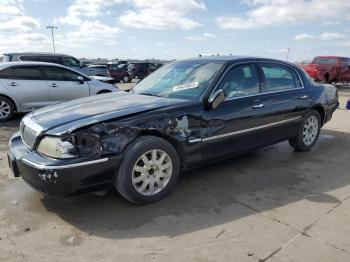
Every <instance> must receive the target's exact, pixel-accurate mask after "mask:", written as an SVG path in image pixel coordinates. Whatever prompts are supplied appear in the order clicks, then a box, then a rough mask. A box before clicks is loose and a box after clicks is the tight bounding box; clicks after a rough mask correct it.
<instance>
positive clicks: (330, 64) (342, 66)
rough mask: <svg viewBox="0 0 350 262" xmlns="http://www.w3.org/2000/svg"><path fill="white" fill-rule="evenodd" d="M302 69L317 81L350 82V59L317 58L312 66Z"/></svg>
mask: <svg viewBox="0 0 350 262" xmlns="http://www.w3.org/2000/svg"><path fill="white" fill-rule="evenodd" d="M301 67H302V68H303V69H304V70H305V71H306V73H308V75H309V76H310V77H311V78H313V79H314V80H315V81H324V82H326V83H332V82H348V81H350V58H348V57H339V56H316V57H315V58H314V59H313V60H312V62H311V64H303V65H301Z"/></svg>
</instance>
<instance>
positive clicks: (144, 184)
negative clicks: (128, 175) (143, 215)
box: [132, 149, 173, 196]
mask: <svg viewBox="0 0 350 262" xmlns="http://www.w3.org/2000/svg"><path fill="white" fill-rule="evenodd" d="M172 170H173V165H172V161H171V158H170V157H169V155H168V154H167V153H165V152H164V151H162V150H158V149H154V150H151V151H148V152H146V153H144V154H143V155H142V156H141V157H140V158H139V159H138V160H137V161H136V163H135V165H134V168H133V170H132V184H133V186H134V188H135V189H136V190H137V192H139V193H140V194H142V195H146V196H152V195H155V194H157V193H159V192H161V191H162V190H163V189H164V188H165V187H166V185H167V184H168V183H169V181H170V178H171V175H172Z"/></svg>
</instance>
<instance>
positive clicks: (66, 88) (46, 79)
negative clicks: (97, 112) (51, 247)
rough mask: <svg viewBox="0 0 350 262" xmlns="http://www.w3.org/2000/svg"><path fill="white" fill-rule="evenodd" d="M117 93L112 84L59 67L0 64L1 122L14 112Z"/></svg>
mask: <svg viewBox="0 0 350 262" xmlns="http://www.w3.org/2000/svg"><path fill="white" fill-rule="evenodd" d="M115 91H118V89H117V88H116V87H114V86H113V85H111V84H107V83H103V82H101V81H99V80H96V79H94V78H92V77H88V76H86V75H84V74H81V73H79V72H77V71H75V70H72V69H69V68H67V67H64V66H60V65H57V64H51V63H41V62H10V63H0V122H1V121H7V120H9V119H11V118H12V117H13V114H14V113H15V112H28V111H32V110H33V109H37V108H40V107H44V106H48V105H53V104H57V103H60V102H63V101H67V100H72V99H76V98H81V97H87V96H93V95H97V94H102V93H107V92H115Z"/></svg>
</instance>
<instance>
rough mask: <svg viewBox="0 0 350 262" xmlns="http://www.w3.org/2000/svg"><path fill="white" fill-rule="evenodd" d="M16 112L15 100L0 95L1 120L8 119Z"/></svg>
mask: <svg viewBox="0 0 350 262" xmlns="http://www.w3.org/2000/svg"><path fill="white" fill-rule="evenodd" d="M14 113H15V106H14V104H13V102H12V101H11V100H10V99H8V98H6V97H3V96H0V122H4V121H8V120H10V119H11V118H12V117H13V114H14Z"/></svg>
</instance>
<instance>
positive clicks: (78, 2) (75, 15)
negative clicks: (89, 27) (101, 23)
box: [55, 0, 126, 25]
mask: <svg viewBox="0 0 350 262" xmlns="http://www.w3.org/2000/svg"><path fill="white" fill-rule="evenodd" d="M125 1H126V0H75V1H74V2H73V4H72V5H70V6H69V7H68V8H67V14H66V15H65V16H62V17H59V18H56V19H55V22H56V23H61V24H69V25H79V24H81V23H82V22H83V19H85V18H95V17H97V16H99V15H102V11H104V10H105V9H106V8H107V7H110V6H113V5H116V4H120V3H122V2H125ZM107 11H108V10H107ZM107 11H106V12H107Z"/></svg>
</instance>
